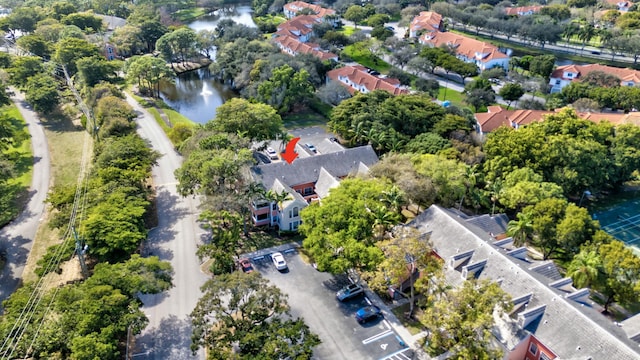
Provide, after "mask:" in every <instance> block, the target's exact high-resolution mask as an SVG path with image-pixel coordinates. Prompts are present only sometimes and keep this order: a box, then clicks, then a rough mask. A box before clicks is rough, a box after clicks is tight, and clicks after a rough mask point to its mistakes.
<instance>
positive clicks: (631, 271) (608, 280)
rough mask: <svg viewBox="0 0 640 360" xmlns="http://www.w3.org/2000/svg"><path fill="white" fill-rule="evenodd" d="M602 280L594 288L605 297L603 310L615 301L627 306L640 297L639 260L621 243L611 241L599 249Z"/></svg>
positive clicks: (606, 309)
mask: <svg viewBox="0 0 640 360" xmlns="http://www.w3.org/2000/svg"><path fill="white" fill-rule="evenodd" d="M599 253H600V257H601V260H602V268H601V269H602V270H601V271H602V278H601V280H600V282H599V284H598V285H597V286H596V288H597V289H598V291H599V292H601V293H602V294H603V295H604V296H605V299H606V300H605V304H604V309H605V311H608V309H609V306H610V305H611V304H612V303H613V302H614V301H615V302H618V303H621V304H629V303H631V302H633V301H637V299H638V297H639V296H640V258H639V257H638V256H637V255H635V254H634V253H633V251H631V249H629V248H628V247H627V246H626V245H625V244H624V243H622V242H621V241H617V240H614V241H611V242H610V243H607V244H603V245H601V246H600V248H599Z"/></svg>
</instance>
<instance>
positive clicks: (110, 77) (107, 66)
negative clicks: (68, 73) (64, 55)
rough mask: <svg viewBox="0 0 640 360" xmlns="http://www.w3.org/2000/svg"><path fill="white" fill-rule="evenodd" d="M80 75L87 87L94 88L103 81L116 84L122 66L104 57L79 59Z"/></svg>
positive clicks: (77, 63) (77, 64)
mask: <svg viewBox="0 0 640 360" xmlns="http://www.w3.org/2000/svg"><path fill="white" fill-rule="evenodd" d="M76 66H77V67H78V74H79V76H80V79H82V82H83V83H84V84H85V85H86V86H90V87H93V86H95V85H96V84H98V83H99V82H101V81H106V82H115V81H116V78H117V71H118V70H120V66H119V65H118V64H117V63H115V62H113V61H108V60H106V59H105V58H103V57H99V56H93V57H85V58H82V59H78V61H77V62H76Z"/></svg>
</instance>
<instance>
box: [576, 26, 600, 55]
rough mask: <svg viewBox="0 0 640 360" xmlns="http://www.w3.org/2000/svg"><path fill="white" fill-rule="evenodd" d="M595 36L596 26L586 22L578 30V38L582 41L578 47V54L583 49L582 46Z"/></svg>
mask: <svg viewBox="0 0 640 360" xmlns="http://www.w3.org/2000/svg"><path fill="white" fill-rule="evenodd" d="M594 36H596V28H595V26H593V25H591V24H586V25H584V26H582V27H581V28H580V30H578V40H580V41H582V48H580V54H582V52H583V51H584V46H585V45H586V44H587V43H588V42H589V41H591V39H593V37H594Z"/></svg>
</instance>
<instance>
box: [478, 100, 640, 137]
mask: <svg viewBox="0 0 640 360" xmlns="http://www.w3.org/2000/svg"><path fill="white" fill-rule="evenodd" d="M487 110H488V111H487V112H486V113H476V114H475V117H476V120H477V121H478V124H480V127H481V130H482V132H483V133H488V132H492V131H494V130H495V129H497V128H499V127H501V126H508V127H514V125H513V124H516V125H517V126H518V127H520V126H524V125H528V124H531V123H533V122H538V121H543V120H544V117H545V115H549V114H553V113H554V111H547V110H505V109H503V108H502V107H500V106H489V107H487ZM578 117H580V118H581V119H585V120H589V121H592V122H594V123H599V122H602V121H606V122H609V123H611V124H613V125H616V126H617V125H620V124H635V125H640V112H630V113H628V114H624V113H578Z"/></svg>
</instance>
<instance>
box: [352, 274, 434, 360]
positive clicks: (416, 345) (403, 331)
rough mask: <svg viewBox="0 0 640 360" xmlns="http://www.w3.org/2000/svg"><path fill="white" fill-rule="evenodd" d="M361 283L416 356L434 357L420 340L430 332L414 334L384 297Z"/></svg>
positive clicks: (368, 296) (368, 295)
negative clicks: (426, 351) (424, 348)
mask: <svg viewBox="0 0 640 360" xmlns="http://www.w3.org/2000/svg"><path fill="white" fill-rule="evenodd" d="M361 285H363V288H364V291H365V294H366V295H367V298H369V300H371V302H372V303H373V304H374V305H375V306H377V307H379V308H380V310H382V312H383V313H384V318H385V320H386V321H387V322H388V323H389V325H390V326H391V328H392V329H393V330H394V331H395V332H396V333H397V334H398V336H399V337H400V338H401V339H399V340H401V341H402V342H403V343H404V344H405V346H408V347H409V348H411V349H412V350H413V351H414V352H415V356H414V358H415V359H421V360H430V359H432V358H431V357H430V356H429V355H427V353H425V352H424V350H422V346H421V345H420V342H419V340H420V339H422V338H424V337H426V336H427V335H428V332H426V331H422V332H420V333H418V334H416V335H412V334H411V333H410V332H409V330H407V328H406V327H404V325H402V322H400V320H399V319H398V318H397V317H396V315H395V314H394V313H393V312H392V311H391V308H390V307H389V306H388V305H387V304H386V303H385V302H384V301H382V299H380V297H379V296H378V295H377V294H376V293H375V292H373V291H371V289H369V287H368V286H367V285H366V284H364V283H361ZM407 301H408V300H402V301H401V303H400V304H398V306H400V305H402V304H404V303H405V302H407Z"/></svg>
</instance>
